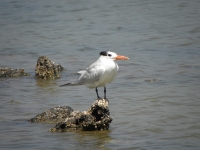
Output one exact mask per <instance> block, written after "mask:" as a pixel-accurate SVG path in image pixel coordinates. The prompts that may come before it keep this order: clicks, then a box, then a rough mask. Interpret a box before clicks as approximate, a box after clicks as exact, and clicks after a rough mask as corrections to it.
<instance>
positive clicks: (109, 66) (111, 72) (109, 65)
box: [86, 60, 118, 88]
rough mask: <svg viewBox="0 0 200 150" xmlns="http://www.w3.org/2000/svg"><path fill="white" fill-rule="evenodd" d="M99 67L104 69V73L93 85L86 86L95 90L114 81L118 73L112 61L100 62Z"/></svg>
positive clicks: (116, 66)
mask: <svg viewBox="0 0 200 150" xmlns="http://www.w3.org/2000/svg"><path fill="white" fill-rule="evenodd" d="M101 67H104V69H105V72H104V74H103V75H102V77H101V78H100V79H99V80H98V81H97V82H95V83H92V84H86V86H87V87H89V88H95V87H101V86H105V85H106V84H108V83H110V82H111V81H112V80H113V79H114V77H115V75H116V73H117V71H118V65H117V63H115V62H114V61H113V60H102V61H101Z"/></svg>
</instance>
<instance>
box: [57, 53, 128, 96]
mask: <svg viewBox="0 0 200 150" xmlns="http://www.w3.org/2000/svg"><path fill="white" fill-rule="evenodd" d="M128 59H129V58H128V57H126V56H121V55H117V54H116V53H114V52H110V51H102V52H100V57H99V59H98V60H97V61H96V62H94V63H93V64H92V65H90V66H89V67H88V68H87V69H86V70H81V71H79V72H78V74H80V77H79V78H78V79H76V80H75V81H73V82H71V83H67V84H63V85H60V87H62V86H74V85H86V86H87V87H88V88H95V90H96V94H97V98H98V99H100V97H99V94H98V89H97V87H102V86H104V99H106V84H108V83H110V82H111V81H112V80H113V79H114V77H115V75H116V73H117V71H118V69H119V67H118V65H117V63H116V62H115V60H128Z"/></svg>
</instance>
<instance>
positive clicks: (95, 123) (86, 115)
mask: <svg viewBox="0 0 200 150" xmlns="http://www.w3.org/2000/svg"><path fill="white" fill-rule="evenodd" d="M111 121H112V118H111V117H110V112H109V109H108V101H107V100H106V99H99V100H96V101H95V102H94V103H93V104H92V106H91V107H90V109H89V110H88V111H83V112H79V111H74V112H72V113H71V114H70V115H69V116H68V117H67V118H66V119H65V120H64V121H62V122H59V123H57V124H56V126H55V127H54V128H52V129H51V130H50V131H52V132H53V131H69V130H70V131H71V130H82V131H93V130H108V129H109V124H110V123H111Z"/></svg>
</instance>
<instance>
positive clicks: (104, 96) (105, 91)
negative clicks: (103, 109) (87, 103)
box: [104, 86, 106, 99]
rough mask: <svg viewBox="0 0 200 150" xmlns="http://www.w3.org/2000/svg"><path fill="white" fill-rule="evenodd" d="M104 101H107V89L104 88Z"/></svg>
mask: <svg viewBox="0 0 200 150" xmlns="http://www.w3.org/2000/svg"><path fill="white" fill-rule="evenodd" d="M104 99H106V87H105V86H104Z"/></svg>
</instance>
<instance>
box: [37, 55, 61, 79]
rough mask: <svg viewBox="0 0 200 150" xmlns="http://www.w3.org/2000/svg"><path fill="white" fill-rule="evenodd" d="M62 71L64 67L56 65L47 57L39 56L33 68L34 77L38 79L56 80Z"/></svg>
mask: <svg viewBox="0 0 200 150" xmlns="http://www.w3.org/2000/svg"><path fill="white" fill-rule="evenodd" d="M63 70H64V67H62V66H61V65H60V64H57V65H56V64H54V62H53V61H51V60H49V58H48V57H46V56H40V57H39V58H38V60H37V64H36V67H35V76H36V78H40V79H57V78H59V77H60V71H63Z"/></svg>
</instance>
